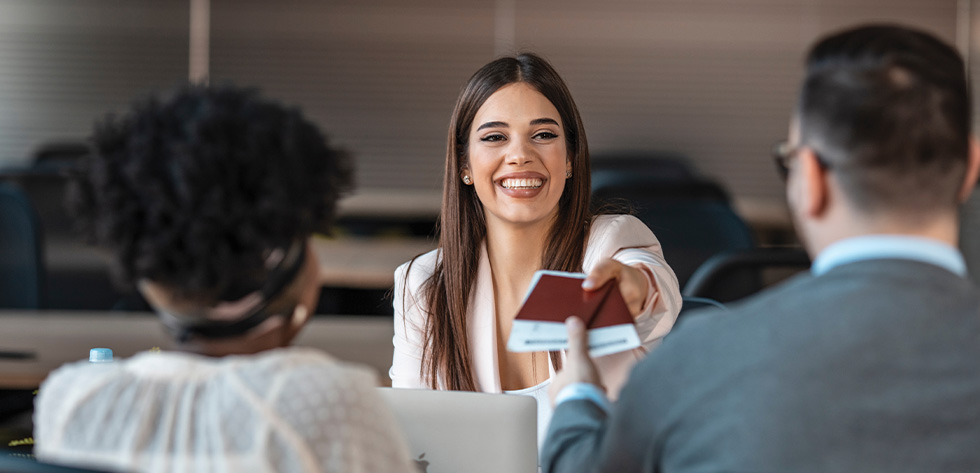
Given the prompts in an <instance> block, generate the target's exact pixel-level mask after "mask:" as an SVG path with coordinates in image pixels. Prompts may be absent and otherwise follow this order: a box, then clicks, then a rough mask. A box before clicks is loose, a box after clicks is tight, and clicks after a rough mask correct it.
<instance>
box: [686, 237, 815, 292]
mask: <svg viewBox="0 0 980 473" xmlns="http://www.w3.org/2000/svg"><path fill="white" fill-rule="evenodd" d="M809 267H810V256H809V255H807V253H806V251H805V250H803V249H802V248H751V249H742V250H730V251H726V252H724V253H720V254H717V255H715V256H713V257H711V258H710V259H708V260H707V261H705V262H704V264H702V265H701V267H699V268H698V269H697V271H695V272H694V274H692V275H691V278H690V279H689V280H688V281H687V284H686V285H684V286H683V289H682V290H681V294H682V295H683V296H684V297H685V298H687V297H708V298H712V299H716V300H719V301H722V302H731V301H734V300H737V299H741V298H743V297H745V296H748V295H751V294H753V293H754V292H757V291H758V290H759V289H761V288H762V284H761V279H762V272H763V271H764V270H768V269H791V270H805V269H807V268H809ZM746 280H749V281H750V282H751V283H752V284H748V285H747V284H745V281H746ZM755 284H758V287H752V286H753V285H755Z"/></svg>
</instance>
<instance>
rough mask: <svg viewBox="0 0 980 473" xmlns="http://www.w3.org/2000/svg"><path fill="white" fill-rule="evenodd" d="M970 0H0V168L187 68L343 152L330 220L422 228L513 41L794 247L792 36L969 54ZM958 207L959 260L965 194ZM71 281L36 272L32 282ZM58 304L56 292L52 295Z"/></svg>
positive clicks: (974, 231) (81, 133)
mask: <svg viewBox="0 0 980 473" xmlns="http://www.w3.org/2000/svg"><path fill="white" fill-rule="evenodd" d="M975 3H978V2H973V1H971V0H605V1H601V2H598V1H585V0H561V1H558V0H493V1H483V2H475V1H459V0H456V1H449V0H377V1H354V0H339V1H312V0H289V1H279V2H268V1H258V0H210V1H209V0H185V1H180V0H168V1H158V2H133V1H128V2H126V1H118V0H0V169H3V170H5V172H6V173H7V175H9V176H15V177H16V176H17V175H18V173H21V175H22V174H24V172H25V171H24V170H25V169H32V167H34V168H36V167H37V159H38V155H39V154H43V153H44V152H45V151H48V152H53V153H54V154H55V155H57V154H58V153H59V152H61V153H67V154H71V153H72V150H73V149H74V148H73V147H72V146H73V144H75V143H79V142H82V141H83V140H84V138H85V136H86V135H87V133H88V132H89V130H90V129H91V126H92V124H93V122H94V121H95V119H96V118H98V117H100V116H102V115H104V114H105V113H107V112H111V111H113V110H122V109H124V107H125V106H126V104H127V103H128V102H129V101H130V100H131V99H132V98H133V97H134V96H136V95H139V94H144V93H147V92H150V91H155V90H161V89H167V88H170V87H172V86H174V85H176V84H178V83H180V82H181V81H184V80H187V79H188V78H189V77H190V78H195V79H201V78H207V79H209V80H210V81H211V83H222V82H226V81H232V82H234V83H236V84H242V85H254V86H257V87H260V88H261V89H262V90H263V91H264V92H265V93H266V94H267V95H268V96H270V97H275V98H277V99H281V100H283V101H285V102H287V103H291V104H295V105H298V106H300V107H301V108H302V109H304V110H305V111H306V113H307V114H309V115H310V116H311V117H312V118H313V119H314V120H315V121H317V122H318V123H319V124H320V125H321V126H322V128H323V129H324V130H325V131H326V132H327V134H328V135H329V136H330V137H331V139H332V140H334V141H335V142H337V143H339V144H341V145H343V146H344V147H346V148H347V149H349V150H350V151H352V152H353V153H354V154H355V156H356V159H357V183H358V190H357V194H356V195H355V196H353V197H351V198H348V199H347V200H346V201H344V202H343V204H342V205H343V212H344V215H345V218H346V219H347V220H346V222H347V226H345V227H344V229H343V230H344V231H345V232H347V233H350V234H358V233H367V234H370V235H369V236H371V237H372V238H377V237H379V236H380V237H385V236H387V237H392V238H396V237H406V238H416V239H418V238H422V239H424V238H425V237H426V236H427V235H430V233H431V223H432V222H433V221H434V219H435V215H436V214H437V212H438V209H439V205H440V203H439V199H440V187H441V182H442V169H443V160H444V150H445V139H446V128H447V124H448V121H449V116H450V113H451V110H452V106H453V101H454V99H455V97H456V95H457V93H458V91H459V88H460V87H461V86H462V84H463V83H464V82H465V81H466V79H467V78H468V77H469V76H470V75H471V74H472V73H473V72H474V71H475V70H476V69H477V68H479V67H480V66H481V65H483V64H485V63H486V62H488V61H489V60H491V59H493V58H494V57H496V56H498V55H502V54H510V53H513V52H515V51H524V50H527V51H534V52H538V53H540V54H542V55H544V56H545V57H547V58H548V59H550V60H551V61H552V62H553V63H554V65H555V66H556V67H557V68H558V70H559V72H560V73H561V74H562V75H563V76H564V78H565V79H566V80H567V82H568V84H569V86H570V88H571V90H572V93H573V95H574V96H575V98H576V100H577V102H578V105H579V108H580V110H581V112H582V115H583V118H584V121H585V126H586V130H587V132H588V138H589V141H590V145H591V149H592V152H593V156H595V158H596V160H598V159H600V158H602V157H603V156H619V155H623V154H627V155H629V156H633V157H636V156H640V157H643V156H651V157H657V156H673V157H678V159H680V160H682V161H684V162H685V163H686V164H687V165H688V166H690V167H692V168H694V169H696V170H697V172H698V173H699V174H700V175H703V176H704V177H705V178H706V179H709V180H711V181H714V182H717V183H719V184H720V185H721V186H722V187H723V188H724V189H726V190H727V192H728V193H729V194H730V195H731V197H732V203H733V207H734V209H735V211H736V212H737V213H738V214H739V215H740V216H741V217H742V218H743V219H744V220H745V221H747V222H748V224H749V225H750V227H751V228H752V229H753V230H754V232H755V236H756V238H757V241H758V243H760V244H783V243H791V242H792V240H793V236H792V231H791V229H790V222H789V219H788V214H787V213H786V208H785V203H784V199H783V184H782V182H781V181H780V180H779V178H778V177H777V175H776V173H775V172H774V169H773V165H772V161H771V159H770V157H769V152H770V149H771V146H772V144H773V143H774V142H776V141H777V140H781V139H784V138H785V136H786V130H787V123H788V118H789V115H790V113H791V110H792V107H793V103H794V100H795V97H794V94H795V91H796V89H797V87H798V83H799V80H800V78H801V77H802V59H803V54H804V52H805V51H806V49H807V47H808V45H809V44H811V43H812V42H813V41H814V39H816V38H817V37H818V36H820V35H822V34H825V33H827V32H829V31H832V30H835V29H839V28H842V27H846V26H849V25H854V24H856V23H860V22H868V21H875V22H899V23H904V24H908V25H914V26H918V27H920V28H923V29H926V30H929V31H931V32H933V33H935V34H937V35H939V36H940V37H942V38H944V39H946V40H948V41H949V42H951V43H954V44H956V45H957V47H958V48H959V49H960V50H961V51H963V52H964V54H965V55H966V56H967V57H969V58H970V59H971V61H970V63H971V68H975V67H976V62H977V61H974V60H972V59H974V58H975V57H976V56H977V54H976V52H977V50H978V47H980V23H977V21H978V20H980V6H978V5H974V4H975ZM52 150H53V151H52ZM55 161H57V159H55ZM13 180H16V179H13ZM36 205H39V206H40V207H41V209H40V210H41V211H42V214H45V215H42V221H44V222H45V224H46V225H47V226H48V227H49V228H48V229H47V233H48V238H49V239H51V238H53V239H55V240H56V241H57V240H58V238H60V237H59V235H60V234H61V232H65V233H67V231H68V230H67V229H68V225H67V223H65V222H60V221H58V220H57V219H59V218H62V217H63V216H57V217H51V216H50V215H46V214H48V213H51V211H50V208H51V207H52V206H54V207H56V206H57V202H55V203H52V202H48V203H43V202H41V203H40V204H36ZM965 221H966V225H965V226H964V236H965V237H964V250H965V251H966V253H967V255H968V257H969V259H970V260H971V265H972V266H973V272H974V273H975V274H976V273H978V272H980V242H978V240H980V239H978V238H977V235H978V234H980V197H976V198H974V199H973V201H972V202H971V204H970V205H969V206H968V207H967V209H966V211H965ZM59 222H60V223H59ZM385 222H396V223H398V224H399V225H393V226H391V228H388V227H386V225H385ZM365 226H366V227H367V230H365ZM392 229H393V230H392ZM406 229H407V230H406ZM65 238H68V237H65ZM48 247H49V251H48V255H47V259H48V262H49V264H50V263H52V262H53V263H55V264H58V262H59V261H61V262H62V263H63V262H64V261H67V260H68V259H71V258H72V257H77V253H78V252H77V251H76V248H75V247H73V246H70V245H69V247H64V246H61V247H58V246H57V245H56V246H55V247H52V246H51V245H50V244H49V245H48ZM370 248H371V247H370V246H361V247H356V248H355V249H357V251H365V252H370V251H371V249H370ZM415 248H422V249H423V250H424V249H425V247H424V245H423V246H416V247H415ZM348 249H349V248H348ZM351 251H353V250H351ZM66 255H67V256H66ZM667 258H668V261H670V259H671V253H670V250H669V248H668V251H667ZM76 259H77V258H76ZM78 264H79V265H82V266H84V261H82V262H78ZM69 266H71V265H69ZM71 267H74V266H71ZM69 269H71V268H69ZM341 279H342V278H341ZM77 284H79V281H78V278H75V279H66V280H64V281H61V282H59V281H53V282H52V285H51V287H49V288H48V290H49V293H55V294H57V293H65V292H66V291H73V289H72V288H73V287H77V286H75V285H77ZM382 285H384V284H374V286H382ZM327 286H328V289H329V285H327ZM349 286H354V287H351V288H348V289H359V288H363V287H364V286H363V285H358V284H351V285H349ZM369 286H370V285H369ZM388 287H390V285H388ZM339 288H340V289H341V290H342V289H344V284H343V283H341V284H339ZM374 289H376V290H378V289H380V288H378V287H375V288H374ZM74 292H78V291H77V290H75V291H74ZM371 294H372V297H374V296H376V295H377V292H374V293H371ZM72 303H73V302H72V301H71V298H70V297H67V296H64V295H62V297H61V301H60V302H58V303H55V304H54V306H55V307H56V308H70V307H66V306H70V305H71V304H72ZM59 304H60V305H59ZM374 305H375V306H377V303H375V304H374ZM388 309H389V310H390V307H389V308H388ZM327 310H329V311H334V312H342V313H343V312H351V311H354V309H351V308H350V306H345V305H337V306H333V307H332V308H328V309H327ZM368 311H370V307H369V308H368Z"/></svg>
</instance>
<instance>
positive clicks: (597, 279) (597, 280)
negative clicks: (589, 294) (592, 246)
mask: <svg viewBox="0 0 980 473" xmlns="http://www.w3.org/2000/svg"><path fill="white" fill-rule="evenodd" d="M622 269H623V263H620V262H619V261H616V260H614V259H607V260H605V261H603V262H601V263H599V264H598V265H596V267H595V268H593V269H592V271H590V272H589V275H588V276H586V277H585V281H583V282H582V289H585V290H586V291H591V290H593V289H597V288H600V287H602V285H603V284H606V283H607V282H609V281H611V280H613V279H616V277H617V276H618V275H619V272H620V271H622Z"/></svg>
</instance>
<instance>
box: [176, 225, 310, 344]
mask: <svg viewBox="0 0 980 473" xmlns="http://www.w3.org/2000/svg"><path fill="white" fill-rule="evenodd" d="M276 251H282V250H276ZM273 254H275V252H273ZM305 260H306V243H305V242H303V241H297V242H295V243H293V244H292V246H290V247H289V248H288V249H287V250H286V251H285V254H284V255H283V256H282V258H281V259H280V260H279V261H278V262H277V263H276V264H275V267H273V268H272V270H271V271H270V272H269V275H268V277H267V278H266V281H265V284H264V285H263V286H262V287H261V288H260V289H258V290H257V291H254V292H252V293H250V294H248V295H246V296H245V297H243V298H241V299H239V300H237V301H232V302H222V303H219V304H218V305H217V306H215V307H211V308H208V309H205V310H203V311H200V312H198V313H196V314H176V313H173V312H170V311H164V310H157V312H158V313H159V315H160V320H161V321H162V322H163V325H164V326H165V327H166V328H167V330H168V331H169V332H170V333H171V334H172V335H173V336H174V338H176V339H177V341H178V342H180V343H183V342H186V341H187V340H188V339H189V338H191V337H192V336H195V337H201V338H210V339H216V338H217V339H220V338H231V337H236V336H240V335H243V334H245V333H247V332H248V331H249V330H252V329H253V328H255V327H257V326H258V325H259V324H261V323H262V322H265V321H266V320H267V319H269V318H270V317H272V316H273V315H276V314H272V313H269V312H268V311H266V310H265V309H266V308H268V307H269V303H270V302H271V301H272V300H273V299H274V298H276V297H277V296H278V295H279V294H280V293H282V291H283V290H284V289H285V288H286V286H288V285H289V283H291V282H292V281H293V280H294V279H296V275H297V274H299V271H300V269H301V268H302V267H303V262H304V261H305ZM250 299H251V300H254V302H250V301H249V300H250ZM242 304H244V305H247V306H249V307H248V308H247V309H246V310H245V311H244V313H243V314H242V315H241V316H239V317H236V318H235V319H233V320H221V319H216V318H214V314H215V313H216V312H222V309H226V310H225V312H227V308H228V306H235V305H242Z"/></svg>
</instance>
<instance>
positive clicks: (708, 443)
mask: <svg viewBox="0 0 980 473" xmlns="http://www.w3.org/2000/svg"><path fill="white" fill-rule="evenodd" d="M806 67H807V70H806V78H805V80H804V83H803V86H802V90H801V93H800V95H799V101H798V104H797V109H796V113H795V114H794V118H793V121H792V125H791V131H790V136H789V140H788V142H787V143H786V144H783V145H780V146H778V147H777V149H776V153H775V154H776V162H777V164H778V167H779V169H780V170H781V171H782V174H783V177H784V178H785V179H786V195H787V199H788V200H789V204H790V208H791V210H792V213H793V217H794V221H795V223H796V227H797V230H798V232H799V234H800V235H801V238H802V239H803V241H804V244H805V246H806V248H807V250H808V251H809V253H810V254H811V256H813V257H814V263H813V267H812V269H811V271H810V273H808V274H805V275H801V276H798V277H796V278H794V279H792V280H790V281H788V282H787V283H785V284H783V285H781V286H779V287H778V288H774V289H772V290H769V291H766V292H764V293H762V294H759V295H757V296H755V297H753V298H750V299H748V300H745V301H744V302H741V303H737V304H734V305H733V306H732V307H731V311H730V312H728V313H703V314H702V315H700V316H693V317H690V318H689V319H688V320H687V321H686V322H685V324H683V325H682V326H680V327H679V328H678V329H677V330H675V332H673V333H672V334H671V335H670V336H668V337H667V338H666V340H665V341H664V344H663V345H662V346H661V347H660V348H658V350H657V351H656V352H655V353H652V354H651V355H650V356H649V357H648V358H647V359H646V360H644V361H642V362H641V363H640V364H638V365H637V367H636V368H635V369H634V370H633V373H632V376H631V379H630V381H629V382H628V384H627V385H626V387H625V388H624V389H623V391H622V393H621V394H620V397H619V401H618V402H617V403H616V404H615V405H611V404H610V403H609V402H608V401H606V398H605V396H604V394H603V392H602V389H601V387H600V386H599V385H598V377H597V376H596V375H595V369H594V368H593V367H592V364H591V360H590V359H589V358H588V356H587V354H586V352H585V350H584V349H583V346H584V345H585V339H584V335H583V330H582V324H581V322H579V321H578V320H577V319H571V320H570V321H569V322H568V326H569V332H570V339H571V346H570V349H569V353H568V358H567V361H566V365H565V370H564V371H563V372H562V373H561V374H560V375H559V376H558V378H556V380H555V381H554V382H553V384H552V392H553V394H554V395H555V398H554V399H555V401H556V408H555V413H554V418H553V420H552V423H551V426H550V431H549V434H548V438H547V441H546V443H545V447H544V451H543V465H544V469H543V470H544V471H545V472H548V473H552V472H575V471H616V472H631V471H660V472H678V471H690V472H694V471H698V472H704V471H740V472H741V471H813V472H827V471H847V472H856V471H860V472H868V471H879V472H895V471H944V472H951V471H980V295H978V290H977V288H975V287H974V285H973V284H972V283H971V282H970V281H969V280H968V279H967V278H966V265H965V264H964V261H963V257H962V256H961V254H960V252H959V251H958V250H957V249H956V246H957V235H958V226H959V223H958V218H957V208H958V206H959V204H960V203H962V202H963V201H964V200H966V198H967V197H968V195H969V194H970V191H971V190H972V189H973V187H974V185H975V183H976V181H977V173H978V166H980V148H978V145H977V143H976V141H975V140H974V139H973V138H971V137H970V134H969V130H970V96H969V91H968V87H967V84H966V79H965V77H966V74H965V71H964V65H963V60H962V59H961V58H960V56H959V55H958V54H957V53H956V51H955V50H954V49H953V48H952V47H950V46H948V45H946V44H944V43H943V42H941V41H940V40H938V39H936V38H934V37H933V36H931V35H929V34H927V33H923V32H920V31H915V30H910V29H907V28H902V27H894V26H869V27H860V28H856V29H852V30H848V31H844V32H841V33H837V34H835V35H832V36H829V37H826V38H824V39H823V40H821V41H820V42H819V43H818V44H817V45H816V46H815V47H814V48H813V49H812V50H811V51H810V54H809V56H808V59H807V63H806Z"/></svg>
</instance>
